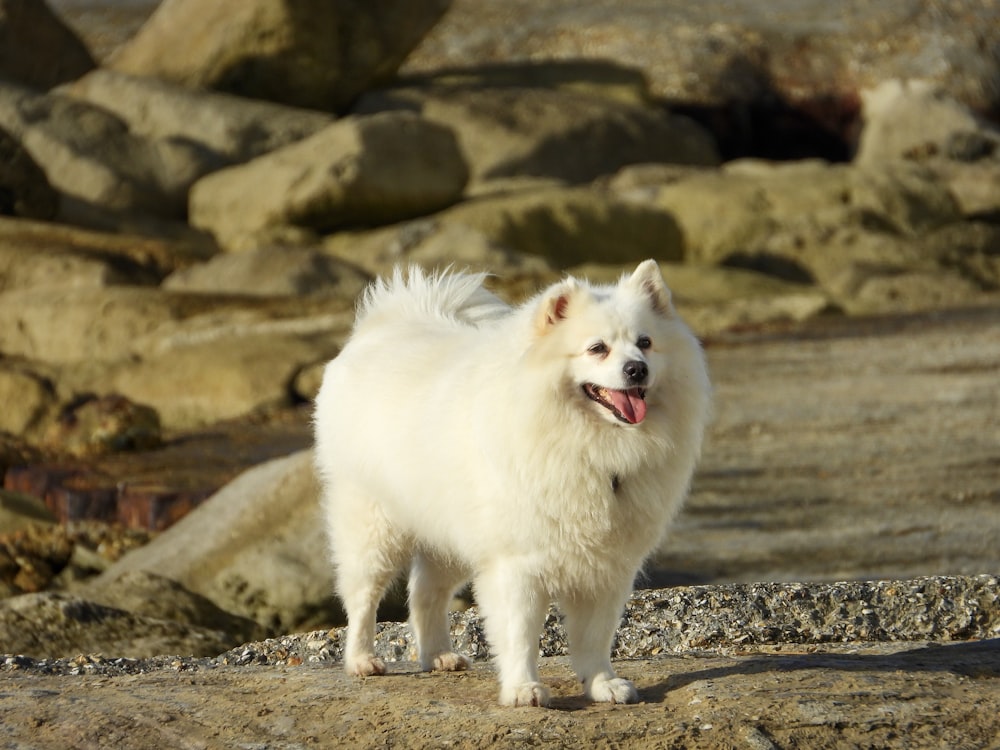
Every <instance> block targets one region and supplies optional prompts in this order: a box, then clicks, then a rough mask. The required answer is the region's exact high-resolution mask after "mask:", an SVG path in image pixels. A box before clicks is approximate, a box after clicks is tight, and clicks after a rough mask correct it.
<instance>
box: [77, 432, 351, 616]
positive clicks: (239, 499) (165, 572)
mask: <svg viewBox="0 0 1000 750" xmlns="http://www.w3.org/2000/svg"><path fill="white" fill-rule="evenodd" d="M326 545H327V543H326V536H325V532H324V527H323V523H322V520H321V517H320V512H319V490H318V487H317V485H316V483H315V478H314V476H313V466H312V453H311V451H303V452H300V453H296V454H293V455H291V456H288V457H286V458H281V459H276V460H273V461H270V462H268V463H265V464H262V465H260V466H258V467H256V468H254V469H251V470H250V471H248V472H246V473H244V474H242V475H241V476H240V477H238V478H237V479H236V480H234V481H233V482H231V483H230V484H229V485H227V486H226V487H225V488H223V489H222V490H221V491H220V492H219V493H217V494H216V495H214V496H213V497H211V498H209V499H208V500H207V501H205V502H204V503H202V504H201V505H199V506H198V507H197V508H196V509H195V510H193V511H192V512H191V513H190V514H189V515H187V516H185V517H184V518H183V519H181V520H180V521H178V522H177V523H176V524H174V525H173V526H171V527H170V528H169V529H167V530H166V531H165V532H163V533H162V534H160V535H159V536H158V537H157V538H156V539H154V540H153V541H152V542H150V543H149V544H148V545H147V546H145V547H143V548H141V549H139V550H136V551H134V552H132V553H129V554H128V555H126V556H125V557H123V558H122V559H121V560H120V561H118V562H117V563H116V564H114V565H113V566H112V567H111V568H109V569H108V570H107V571H106V572H105V573H104V574H102V576H101V577H100V578H99V579H97V582H96V583H95V584H94V585H95V586H100V587H102V588H107V587H112V586H114V585H115V584H116V582H117V581H118V580H119V579H120V577H121V576H122V575H124V574H127V573H129V574H131V573H134V572H135V571H148V572H152V573H156V574H157V575H160V576H165V577H167V578H170V579H172V580H174V581H176V582H178V583H180V584H181V585H182V586H184V587H186V588H188V589H189V590H191V591H194V592H195V593H198V594H201V595H203V596H206V597H208V598H209V599H211V600H212V601H213V602H215V603H216V604H217V605H218V606H220V607H222V608H223V609H225V610H227V611H229V612H232V613H235V614H238V615H241V616H243V617H248V618H250V619H253V620H255V621H256V622H258V623H260V624H262V625H263V626H265V627H267V628H268V629H269V630H272V631H275V630H277V631H281V630H284V629H288V628H300V627H301V626H302V625H303V623H307V622H309V621H310V620H311V619H313V618H317V617H318V618H319V621H320V622H322V621H323V620H324V618H330V617H331V616H332V612H335V611H337V610H336V605H335V604H334V602H333V578H332V568H331V566H330V564H329V562H328V555H327V546H326ZM178 549H183V550H184V554H183V555H179V554H177V550H178Z"/></svg>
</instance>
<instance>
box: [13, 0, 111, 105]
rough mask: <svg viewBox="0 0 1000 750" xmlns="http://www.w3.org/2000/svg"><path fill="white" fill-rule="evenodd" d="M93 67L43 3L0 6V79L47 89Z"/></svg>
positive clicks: (16, 2) (73, 36)
mask: <svg viewBox="0 0 1000 750" xmlns="http://www.w3.org/2000/svg"><path fill="white" fill-rule="evenodd" d="M93 67H94V60H93V59H92V58H91V56H90V53H89V52H88V51H87V48H86V46H85V45H84V44H83V42H81V41H80V39H79V37H77V35H76V34H74V33H73V31H72V30H70V29H69V27H67V26H66V25H65V24H64V23H63V22H62V21H61V20H60V19H59V17H58V16H56V15H55V14H54V13H53V12H52V10H51V9H50V8H49V6H48V5H46V4H45V3H44V2H32V0H2V2H0V78H2V79H4V80H7V81H16V82H18V83H21V84H24V85H25V86H31V87H33V88H38V89H48V88H51V87H53V86H55V85H57V84H59V83H62V82H64V81H69V80H72V79H74V78H77V77H79V76H81V75H83V74H84V73H86V72H87V71H88V70H90V69H91V68H93Z"/></svg>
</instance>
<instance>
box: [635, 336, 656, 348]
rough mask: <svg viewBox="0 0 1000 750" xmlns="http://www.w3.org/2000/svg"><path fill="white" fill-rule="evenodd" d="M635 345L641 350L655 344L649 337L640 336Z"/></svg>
mask: <svg viewBox="0 0 1000 750" xmlns="http://www.w3.org/2000/svg"><path fill="white" fill-rule="evenodd" d="M635 345H636V346H637V347H639V348H640V349H648V348H649V347H651V346H652V345H653V342H652V341H650V339H649V336H640V337H639V338H638V340H637V341H636V342H635Z"/></svg>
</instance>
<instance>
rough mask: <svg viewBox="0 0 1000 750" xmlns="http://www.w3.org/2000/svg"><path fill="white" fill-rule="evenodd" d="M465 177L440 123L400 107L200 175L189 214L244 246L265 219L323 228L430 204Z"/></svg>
mask: <svg viewBox="0 0 1000 750" xmlns="http://www.w3.org/2000/svg"><path fill="white" fill-rule="evenodd" d="M467 179H468V170H467V168H466V166H465V162H464V160H463V159H462V156H461V153H460V151H459V148H458V145H457V143H456V142H455V137H454V135H453V134H452V132H451V131H450V130H449V129H448V128H445V127H442V126H440V125H437V124H434V123H431V122H428V121H426V120H422V119H421V118H419V117H416V116H415V115H412V114H410V113H404V112H398V113H385V114H381V115H372V116H370V117H350V118H345V119H343V120H340V121H339V122H336V123H334V124H333V125H330V126H328V127H327V128H324V129H323V130H320V131H319V132H317V133H315V134H314V135H312V136H310V137H309V138H306V139H304V140H302V141H299V142H298V143H294V144H292V145H290V146H286V147H284V148H281V149H278V150H276V151H272V152H271V153H269V154H266V155H264V156H261V157H260V158H258V159H254V160H253V161H251V162H249V163H247V164H244V165H241V166H237V167H231V168H229V169H223V170H221V171H219V172H216V173H214V174H211V175H208V176H207V177H205V178H203V179H202V180H199V181H198V182H197V183H196V184H195V186H194V187H193V189H192V191H191V205H190V213H191V222H192V224H194V225H195V226H197V227H200V228H202V229H206V230H209V231H211V232H212V233H213V234H214V235H215V237H216V239H218V240H219V242H220V243H222V244H223V245H225V246H227V247H229V248H231V249H232V248H241V249H248V248H249V247H253V246H255V244H256V243H254V241H253V235H254V233H255V232H259V231H260V230H263V229H266V228H268V227H274V226H282V225H299V226H304V227H307V228H316V229H322V228H326V229H329V228H333V227H337V226H344V225H365V224H378V223H388V222H391V221H398V220H402V219H407V218H410V217H413V216H419V215H422V214H427V213H431V212H432V211H435V210H438V209H441V208H444V207H445V206H448V205H450V204H451V203H453V202H455V201H456V200H457V199H458V198H459V197H460V196H461V194H462V190H463V189H464V187H465V183H466V180H467Z"/></svg>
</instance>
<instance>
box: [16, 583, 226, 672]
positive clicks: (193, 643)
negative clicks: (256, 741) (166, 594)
mask: <svg viewBox="0 0 1000 750" xmlns="http://www.w3.org/2000/svg"><path fill="white" fill-rule="evenodd" d="M161 593H162V592H161ZM0 642H3V644H4V648H6V649H9V650H10V652H12V653H17V654H25V655H35V654H38V655H55V654H59V655H60V656H64V657H74V656H76V655H78V654H84V653H98V652H106V653H109V654H114V655H116V656H118V657H124V658H140V657H143V656H153V655H155V654H170V653H174V654H194V653H197V654H202V655H206V656H207V655H210V654H216V653H220V651H222V650H225V649H227V648H232V646H234V645H236V644H235V640H234V639H233V638H231V637H230V636H229V635H228V634H227V633H224V632H222V631H220V630H214V629H210V628H204V627H196V626H192V625H187V624H185V623H181V622H176V621H174V620H164V619H160V618H154V617H145V616H143V615H136V614H132V613H130V612H125V611H122V610H120V609H115V608H112V607H105V606H102V605H100V604H95V603H93V602H91V601H88V600H86V599H82V598H80V597H78V596H74V595H71V594H62V593H52V592H45V593H39V594H22V595H21V596H15V597H11V598H9V599H5V600H3V601H0Z"/></svg>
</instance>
